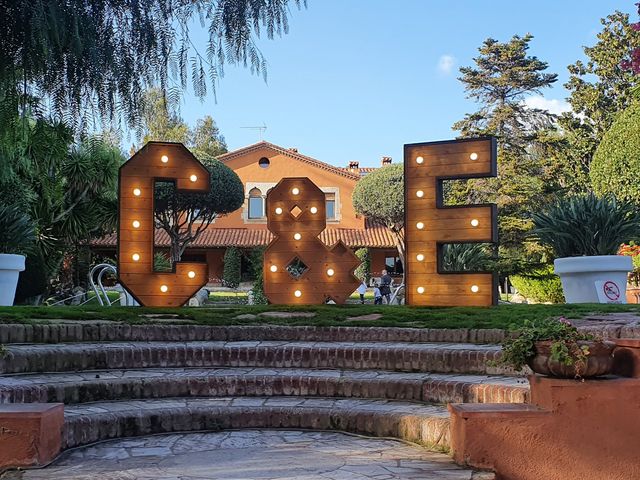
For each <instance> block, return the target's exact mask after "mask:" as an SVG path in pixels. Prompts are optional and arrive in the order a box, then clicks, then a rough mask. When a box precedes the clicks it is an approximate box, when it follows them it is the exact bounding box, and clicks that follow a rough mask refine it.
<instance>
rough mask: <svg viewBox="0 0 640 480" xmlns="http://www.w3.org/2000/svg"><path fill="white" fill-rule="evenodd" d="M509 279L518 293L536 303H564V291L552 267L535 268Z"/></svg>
mask: <svg viewBox="0 0 640 480" xmlns="http://www.w3.org/2000/svg"><path fill="white" fill-rule="evenodd" d="M509 281H510V282H511V283H512V284H513V286H514V287H516V290H518V293H520V295H522V296H523V297H525V298H526V299H530V300H533V301H534V302H538V303H564V293H563V291H562V282H561V281H560V277H558V276H557V275H555V274H554V273H553V267H545V268H541V269H536V270H533V271H531V272H530V273H527V274H521V275H513V276H511V277H509Z"/></svg>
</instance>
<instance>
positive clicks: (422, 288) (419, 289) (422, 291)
mask: <svg viewBox="0 0 640 480" xmlns="http://www.w3.org/2000/svg"><path fill="white" fill-rule="evenodd" d="M416 291H417V292H418V293H420V294H423V293H424V287H418V288H416Z"/></svg>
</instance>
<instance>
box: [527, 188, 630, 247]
mask: <svg viewBox="0 0 640 480" xmlns="http://www.w3.org/2000/svg"><path fill="white" fill-rule="evenodd" d="M533 222H534V224H535V228H534V230H533V234H534V235H535V236H536V237H537V238H538V240H539V241H540V242H541V243H543V244H545V245H547V246H549V247H551V248H552V249H553V253H554V254H555V256H556V258H561V257H579V256H583V255H616V254H617V252H618V249H619V248H620V245H621V244H622V243H628V242H629V241H630V240H635V239H637V238H638V237H639V236H640V209H638V207H637V206H636V205H634V204H632V203H630V202H625V201H618V200H616V198H615V197H614V196H613V195H606V196H604V197H597V196H596V195H594V194H592V193H590V194H586V195H579V196H574V197H569V198H566V199H563V200H560V201H558V202H556V203H555V204H553V205H552V206H551V207H549V208H548V209H547V210H546V211H544V212H540V213H534V214H533Z"/></svg>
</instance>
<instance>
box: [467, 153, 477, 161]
mask: <svg viewBox="0 0 640 480" xmlns="http://www.w3.org/2000/svg"><path fill="white" fill-rule="evenodd" d="M469 158H470V159H471V160H477V159H478V154H477V153H476V152H473V153H472V154H471V155H469Z"/></svg>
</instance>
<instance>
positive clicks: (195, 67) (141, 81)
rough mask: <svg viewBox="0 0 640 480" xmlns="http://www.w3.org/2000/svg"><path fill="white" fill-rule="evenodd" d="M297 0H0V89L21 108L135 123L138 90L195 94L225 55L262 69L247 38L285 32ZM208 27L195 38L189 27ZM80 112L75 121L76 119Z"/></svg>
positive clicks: (205, 87)
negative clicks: (199, 42)
mask: <svg viewBox="0 0 640 480" xmlns="http://www.w3.org/2000/svg"><path fill="white" fill-rule="evenodd" d="M304 3H305V0H64V1H63V0H0V18H2V24H3V26H2V29H0V44H1V45H2V47H3V48H2V49H0V90H1V91H0V94H1V95H3V96H6V95H19V96H20V98H21V100H22V105H23V109H26V108H27V106H30V107H31V108H36V109H41V108H44V104H41V103H39V102H37V101H36V99H46V100H48V101H50V105H51V108H52V110H53V113H55V114H56V115H57V116H60V117H62V118H64V119H65V121H66V122H67V123H68V124H69V125H73V126H76V125H79V124H80V126H82V124H83V123H86V122H89V121H90V120H91V118H92V115H99V116H100V117H101V118H102V119H106V120H110V121H113V120H115V119H117V118H119V117H120V116H123V117H124V120H125V121H126V123H127V124H129V125H135V124H136V122H137V119H138V116H137V114H138V112H139V110H140V106H141V99H142V94H143V92H144V91H145V89H147V88H149V87H151V86H159V87H160V89H161V91H162V92H163V94H168V95H170V96H173V97H177V96H178V95H180V93H181V92H182V91H183V90H185V89H186V88H187V87H188V86H191V88H192V89H193V91H194V92H195V94H196V96H198V97H200V98H202V97H204V96H205V95H206V94H207V92H208V91H210V90H213V89H214V88H215V82H216V79H217V78H219V77H220V76H221V75H222V74H223V73H224V65H225V64H226V63H230V64H237V65H242V66H245V67H249V68H250V69H251V71H252V72H256V73H258V74H263V75H265V74H266V61H265V58H264V57H263V55H262V54H261V53H260V51H259V49H258V47H257V45H256V41H255V40H256V38H257V37H259V36H260V35H261V34H266V36H267V37H268V38H270V39H271V38H274V36H276V35H281V34H283V33H287V32H288V28H289V27H288V18H289V13H290V12H289V6H290V5H291V4H295V5H296V6H298V7H300V6H301V5H303V4H304ZM198 23H199V24H200V25H201V26H202V27H203V28H206V30H207V43H206V46H200V47H198V46H196V45H195V44H194V43H193V41H192V34H191V30H192V29H193V28H195V27H197V24H198ZM78 119H80V121H78Z"/></svg>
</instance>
